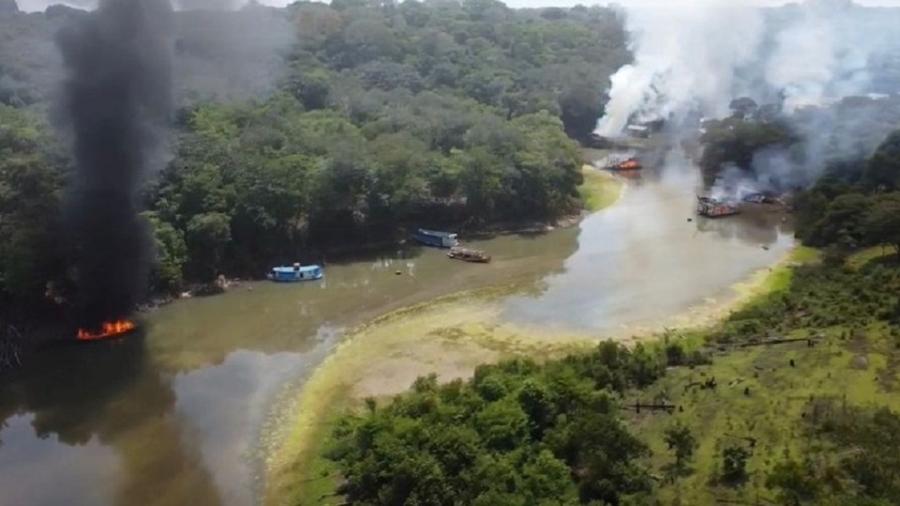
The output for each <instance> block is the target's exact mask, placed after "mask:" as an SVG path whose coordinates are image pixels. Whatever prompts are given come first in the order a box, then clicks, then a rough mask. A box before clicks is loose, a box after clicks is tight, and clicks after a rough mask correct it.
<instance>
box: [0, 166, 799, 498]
mask: <svg viewBox="0 0 900 506" xmlns="http://www.w3.org/2000/svg"><path fill="white" fill-rule="evenodd" d="M695 173H696V171H693V170H685V169H684V168H683V167H677V166H672V167H670V168H669V169H667V170H666V171H664V172H663V174H660V175H657V176H654V177H647V178H646V179H645V180H642V181H629V182H628V183H627V184H626V188H625V192H624V195H623V197H622V198H621V200H620V202H618V203H617V204H616V205H615V206H613V207H612V208H610V209H607V210H605V211H601V212H599V213H596V214H593V215H591V216H589V217H587V218H586V219H585V220H584V221H583V222H582V223H581V224H580V226H578V227H573V228H569V229H560V230H555V231H552V232H548V233H544V234H529V235H506V236H500V237H496V238H493V239H487V240H479V241H474V242H473V243H471V244H472V246H474V247H476V248H482V249H486V250H488V251H489V252H490V253H491V254H492V255H493V257H494V261H493V262H492V263H491V264H489V265H476V264H466V263H461V262H454V261H450V260H448V259H447V258H446V257H445V256H444V252H442V251H437V250H432V249H427V248H419V247H415V246H411V245H406V246H401V247H398V248H397V249H396V250H394V251H389V252H385V253H383V254H381V255H373V256H370V257H367V258H361V259H357V260H353V261H346V262H341V263H330V264H328V265H327V267H326V277H325V279H324V280H322V281H320V282H312V283H306V284H298V285H276V284H271V283H266V282H255V283H247V284H244V285H243V286H240V287H238V288H235V289H232V290H231V291H229V292H228V293H226V294H224V295H222V296H217V297H211V298H196V299H189V300H182V301H178V302H176V303H174V304H171V305H168V306H166V307H163V308H160V309H159V310H157V311H154V312H153V313H151V314H149V315H147V316H146V317H145V318H144V321H143V326H142V328H141V332H140V333H139V334H136V335H132V336H130V337H128V338H127V339H124V340H122V341H119V342H103V343H90V344H85V345H75V344H73V345H71V346H54V347H50V348H48V349H46V350H44V351H43V352H42V353H41V354H40V355H38V356H35V357H33V358H32V359H31V360H30V361H29V362H28V363H27V364H26V365H25V366H24V367H23V368H21V369H20V370H18V371H16V372H15V373H13V374H12V375H8V376H7V377H4V378H3V380H2V381H3V383H2V385H0V490H2V494H0V504H2V505H3V506H7V505H9V506H20V505H57V504H67V505H81V504H84V505H148V504H158V505H182V504H195V505H220V504H221V505H232V504H234V505H243V504H252V503H254V501H255V499H256V498H257V497H258V493H259V490H260V486H261V480H260V474H261V469H262V466H261V461H262V455H261V454H260V450H259V448H260V444H259V443H260V437H261V433H262V432H263V431H262V429H261V428H262V427H263V426H264V422H265V420H266V417H267V414H268V413H269V412H270V410H271V409H272V408H273V406H274V405H275V404H276V403H275V402H274V401H275V399H278V398H279V396H280V395H279V394H280V393H282V392H284V391H285V389H287V388H296V387H297V386H298V385H300V384H302V382H303V380H304V378H305V377H306V376H307V375H308V374H309V373H310V372H311V371H312V370H313V369H314V367H315V366H316V365H317V364H319V363H320V362H321V361H322V360H323V359H324V358H325V357H326V356H328V354H329V353H330V352H331V351H332V350H333V349H334V347H335V346H336V345H337V344H338V343H339V342H340V341H341V337H342V335H343V333H344V331H345V329H347V328H349V327H350V326H353V325H356V324H358V323H362V322H365V321H367V320H369V319H371V318H374V317H376V316H378V315H380V314H384V313H386V312H388V311H391V310H393V309H397V308H401V307H405V306H409V305H411V304H415V303H419V302H422V301H427V300H431V299H433V298H436V297H439V296H441V295H445V294H449V293H454V292H458V291H461V290H468V289H473V288H479V287H486V286H492V285H496V284H500V283H502V284H505V285H513V286H516V287H518V288H516V289H515V290H513V291H512V292H511V294H510V295H507V296H505V297H504V298H503V300H502V301H501V302H500V304H502V307H503V310H502V314H503V318H504V319H507V320H509V321H511V322H516V323H517V324H521V325H532V326H542V327H552V328H558V329H572V330H573V331H579V332H585V331H587V332H591V333H594V334H596V335H598V336H600V335H618V334H620V333H621V332H622V331H623V330H634V331H637V330H638V329H645V328H646V329H650V328H658V327H659V326H660V325H662V324H670V323H671V322H675V321H676V317H678V316H679V315H684V314H686V313H687V312H688V311H689V310H690V309H691V308H695V307H697V306H699V305H703V304H710V303H712V302H714V301H721V300H725V299H727V298H728V297H731V296H733V294H732V293H731V292H732V290H731V287H732V286H733V285H734V284H735V283H737V282H739V281H741V280H742V279H745V278H746V277H748V276H749V275H750V274H751V273H753V272H754V271H756V270H758V269H760V268H764V267H765V266H767V265H771V264H773V263H774V262H776V261H777V260H778V259H779V258H781V257H782V256H783V255H784V253H785V252H786V251H787V250H788V249H789V248H790V247H791V246H792V244H793V240H792V238H791V232H790V230H789V229H788V228H787V227H786V226H785V225H784V224H782V222H781V221H782V220H781V215H780V214H777V213H770V212H759V213H750V214H746V215H741V216H739V217H735V218H730V219H723V220H718V221H711V220H705V219H693V207H694V192H695V188H696V184H697V181H696V180H695V177H694V176H692V175H691V174H695ZM689 218H691V220H690V221H689Z"/></svg>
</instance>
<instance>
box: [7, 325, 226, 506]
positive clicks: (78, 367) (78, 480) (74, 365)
mask: <svg viewBox="0 0 900 506" xmlns="http://www.w3.org/2000/svg"><path fill="white" fill-rule="evenodd" d="M38 365H39V366H38ZM174 404H175V395H174V393H173V391H172V389H171V387H170V385H169V382H168V380H167V379H166V378H165V377H163V376H162V375H160V374H159V373H158V371H156V370H155V368H154V367H153V365H152V362H151V361H150V360H148V357H147V355H146V353H145V347H144V339H143V336H141V335H132V336H130V338H129V339H125V340H122V341H117V342H103V343H92V344H91V345H90V346H87V347H86V346H55V347H52V348H49V349H47V350H44V351H43V354H42V359H41V363H40V364H37V363H36V362H32V363H31V364H30V365H26V366H25V367H24V368H23V369H22V370H20V371H18V372H17V373H16V376H15V377H13V378H11V381H9V382H8V383H7V384H5V385H4V388H3V389H2V390H0V406H2V407H0V413H5V414H6V416H9V415H12V414H18V415H19V416H18V417H16V418H13V424H12V425H11V427H12V429H13V430H9V428H7V429H6V430H4V431H3V432H2V433H0V438H3V440H4V447H3V448H0V482H2V483H0V485H2V487H3V489H4V490H16V491H17V494H16V495H18V496H19V497H22V498H25V499H26V500H25V501H24V502H20V503H18V504H61V503H60V502H56V498H57V497H59V495H58V493H60V492H62V493H64V494H65V497H67V498H68V499H67V500H65V501H63V502H62V504H92V499H97V498H98V497H107V498H112V500H111V501H109V503H112V504H188V503H202V504H218V503H219V501H218V493H217V491H216V488H215V487H214V486H213V484H212V482H211V480H210V478H209V475H208V473H207V472H206V469H205V468H204V466H202V465H201V463H200V462H199V459H198V458H197V457H198V455H197V453H196V451H195V449H194V448H193V447H192V445H191V444H189V442H187V443H188V444H185V443H186V442H185V441H183V440H182V434H181V431H180V430H179V429H178V421H177V419H175V418H174V417H173V416H172V415H171V412H172V408H173V407H174ZM25 413H27V417H28V418H30V419H31V423H30V425H31V427H32V429H33V431H34V434H33V436H29V435H26V434H25V433H24V432H25V431H22V430H21V419H22V416H21V415H22V414H25ZM51 436H52V438H55V439H56V441H57V443H56V444H53V445H52V446H50V445H48V442H50V441H51ZM9 438H14V439H13V442H12V445H13V448H16V449H18V451H7V449H6V448H5V446H6V445H8V444H10V443H9ZM111 455H115V459H116V462H117V465H116V468H117V472H116V473H115V474H117V475H118V479H116V480H109V478H110V477H109V476H108V474H109V473H104V472H103V470H105V469H108V468H109V467H110V464H109V462H110V456H111ZM69 456H71V457H70V458H71V459H73V460H76V461H77V462H78V463H79V464H78V466H77V467H75V468H72V467H69V466H64V465H63V464H62V462H65V461H64V460H62V461H61V460H60V459H65V458H66V457H69ZM173 463H177V465H176V466H175V467H171V466H172V464H173ZM61 465H62V466H63V467H60V466H61ZM20 466H34V467H35V468H39V469H40V470H41V471H40V472H36V473H34V474H33V475H31V476H30V477H29V478H28V479H18V480H16V481H12V480H14V479H15V474H14V473H13V470H15V469H20V468H21V467H20ZM95 469H97V470H99V472H95V471H94V470H95ZM54 470H56V471H60V472H59V473H54V472H53V471H54ZM104 474H106V476H104ZM104 478H106V479H107V480H109V481H104ZM148 480H153V481H155V482H156V487H154V489H152V490H151V489H149V488H148V487H147V481H148ZM44 501H46V502H44ZM104 502H106V501H101V502H100V503H101V504H102V503H104ZM93 504H97V503H95V502H93Z"/></svg>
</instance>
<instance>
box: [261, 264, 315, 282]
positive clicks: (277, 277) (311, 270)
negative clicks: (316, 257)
mask: <svg viewBox="0 0 900 506" xmlns="http://www.w3.org/2000/svg"><path fill="white" fill-rule="evenodd" d="M324 275H325V272H324V269H322V267H320V266H318V265H302V266H301V265H300V264H294V265H288V266H281V267H273V268H272V271H271V272H269V276H268V277H269V279H271V280H272V281H276V282H279V283H294V282H297V281H315V280H317V279H322V276H324Z"/></svg>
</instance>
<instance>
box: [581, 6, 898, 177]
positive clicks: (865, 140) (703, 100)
mask: <svg viewBox="0 0 900 506" xmlns="http://www.w3.org/2000/svg"><path fill="white" fill-rule="evenodd" d="M627 24H628V31H629V34H630V36H631V39H630V43H631V46H632V50H633V52H634V55H635V61H634V63H633V64H631V65H628V66H626V67H623V68H622V69H621V70H620V71H619V72H618V73H616V74H615V75H614V76H613V77H612V79H611V81H612V87H611V90H610V100H609V103H608V105H607V108H606V114H605V116H604V117H603V118H601V120H600V121H599V123H598V128H597V131H598V133H600V134H602V135H606V136H616V135H621V134H622V132H623V130H624V129H625V127H626V126H627V125H628V124H629V123H630V122H633V121H650V120H656V119H663V120H666V121H667V122H668V123H669V125H670V126H672V127H673V128H676V129H678V128H680V129H681V131H682V132H684V131H688V130H694V131H696V127H697V123H696V118H700V117H715V118H722V117H725V116H727V115H729V114H730V113H731V111H730V105H731V103H732V101H733V100H734V99H736V98H738V97H749V98H751V99H753V100H754V101H755V102H757V103H758V104H760V105H766V106H767V107H769V108H770V109H773V110H774V113H775V114H776V115H778V117H779V118H780V120H781V121H786V122H787V123H788V124H790V125H791V127H792V128H793V129H794V130H795V131H796V132H797V133H798V134H799V135H800V136H801V138H803V139H805V142H804V143H803V145H802V146H799V147H797V146H795V147H793V148H791V149H790V150H786V149H780V150H773V151H769V152H764V153H760V154H758V155H757V158H756V160H754V164H753V168H754V171H753V174H752V175H750V177H752V180H751V181H743V182H740V183H739V182H736V181H734V179H735V178H736V177H737V175H738V172H735V170H733V169H732V170H725V172H724V173H723V176H724V177H723V179H725V180H728V181H726V182H727V183H728V184H727V186H729V187H744V188H747V187H748V185H749V186H756V187H758V188H759V189H766V188H767V187H781V189H784V188H785V187H789V186H798V185H804V184H808V183H809V182H811V181H813V180H815V178H816V177H818V175H819V174H821V171H822V170H823V169H824V168H825V167H826V166H827V165H829V164H830V163H832V162H835V161H846V160H851V159H854V158H856V159H858V158H860V157H865V156H867V155H868V154H870V153H871V152H872V150H873V149H874V148H875V146H876V145H877V144H878V142H879V141H880V140H881V139H883V138H884V136H885V135H886V134H887V133H888V132H890V131H891V130H892V129H894V128H896V127H897V126H898V121H900V107H898V103H897V99H896V97H895V96H894V95H893V94H895V93H896V92H897V91H898V90H900V57H898V55H900V31H898V30H897V27H898V26H900V9H889V8H866V7H861V6H858V5H855V4H853V3H852V2H851V1H849V0H807V1H806V2H804V3H801V4H791V5H786V6H784V7H779V8H753V7H748V6H746V4H743V3H741V2H733V1H732V0H698V1H696V2H690V3H688V2H680V3H678V5H673V6H671V7H668V8H666V7H655V8H652V9H647V8H643V9H642V8H634V9H630V10H628V12H627Z"/></svg>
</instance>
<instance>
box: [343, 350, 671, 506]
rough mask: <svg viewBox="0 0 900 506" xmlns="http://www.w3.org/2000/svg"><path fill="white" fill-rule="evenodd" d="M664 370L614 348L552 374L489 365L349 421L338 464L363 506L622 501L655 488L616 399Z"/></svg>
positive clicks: (644, 355)
mask: <svg viewBox="0 0 900 506" xmlns="http://www.w3.org/2000/svg"><path fill="white" fill-rule="evenodd" d="M661 373H662V363H661V362H659V361H658V357H656V356H654V355H652V354H651V353H649V352H648V351H646V350H644V349H643V348H641V347H638V348H637V349H635V350H634V351H629V350H627V349H625V348H624V347H622V346H621V345H617V344H614V343H611V342H607V343H604V344H603V345H601V346H600V347H599V348H597V350H596V351H594V352H593V353H590V354H587V355H582V356H571V357H569V358H567V359H565V360H562V361H558V362H549V363H547V364H545V365H538V364H536V363H535V362H532V361H529V360H513V361H509V362H503V363H501V364H499V365H496V366H481V367H479V368H478V369H477V370H476V372H475V376H474V378H473V379H472V380H471V381H469V382H462V381H456V382H452V383H450V384H447V385H438V384H437V381H436V379H435V378H434V377H429V378H420V379H419V380H418V381H416V383H415V385H414V386H413V391H412V392H411V393H410V394H407V395H404V396H400V397H397V398H395V399H393V400H392V401H390V402H389V403H388V404H387V405H385V406H378V405H377V403H375V402H374V401H372V402H370V403H369V404H368V410H367V412H365V413H362V414H360V415H358V416H352V417H348V418H344V419H343V420H342V421H341V422H340V423H339V424H338V426H337V429H336V433H335V441H334V444H333V446H332V447H331V448H330V450H329V456H330V457H331V458H333V459H335V460H336V461H337V462H338V464H339V467H340V471H341V473H342V475H343V476H344V477H345V478H346V482H345V483H344V484H343V485H342V487H341V492H342V493H344V494H345V495H346V496H347V498H348V499H349V500H350V501H352V502H359V503H372V504H485V505H488V504H523V505H525V504H570V503H573V502H578V501H580V502H582V503H590V502H592V501H593V502H595V503H596V504H603V503H607V504H617V503H619V501H620V498H621V495H622V494H629V493H636V492H640V491H648V490H650V486H651V485H650V484H651V482H650V477H649V475H648V474H647V472H646V470H645V469H644V468H643V467H641V466H639V465H638V464H637V459H638V458H639V457H641V456H643V455H644V454H645V453H646V448H645V446H644V445H643V444H642V443H641V442H640V441H638V440H637V439H636V438H635V437H634V436H633V435H632V434H630V433H629V432H628V430H627V429H626V428H625V426H624V425H623V424H622V423H621V421H620V420H619V418H618V417H617V408H616V404H615V401H614V396H615V395H616V393H621V392H623V391H624V390H625V389H626V388H628V387H629V386H640V385H644V384H647V383H650V382H652V381H653V380H655V379H656V378H657V377H658V376H659V375H660V374H661ZM572 469H577V470H578V472H577V473H576V475H575V476H574V478H573V474H572V471H571V470H572Z"/></svg>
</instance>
